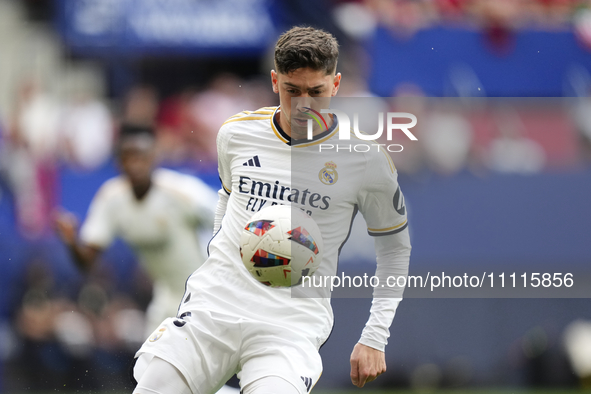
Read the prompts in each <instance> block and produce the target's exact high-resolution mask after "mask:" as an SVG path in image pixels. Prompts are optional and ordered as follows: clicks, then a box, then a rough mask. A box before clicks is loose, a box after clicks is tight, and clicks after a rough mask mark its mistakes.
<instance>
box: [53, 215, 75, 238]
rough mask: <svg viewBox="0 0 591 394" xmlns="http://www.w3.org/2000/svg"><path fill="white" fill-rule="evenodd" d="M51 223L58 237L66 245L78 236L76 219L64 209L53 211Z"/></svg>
mask: <svg viewBox="0 0 591 394" xmlns="http://www.w3.org/2000/svg"><path fill="white" fill-rule="evenodd" d="M53 224H54V227H55V230H56V231H57V234H58V235H59V237H60V238H61V239H62V241H64V243H65V244H66V245H74V244H75V243H76V239H77V237H78V219H76V216H75V215H74V214H73V213H72V212H69V211H66V210H63V209H61V210H58V211H55V212H54V213H53Z"/></svg>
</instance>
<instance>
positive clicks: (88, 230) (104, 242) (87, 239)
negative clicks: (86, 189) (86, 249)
mask: <svg viewBox="0 0 591 394" xmlns="http://www.w3.org/2000/svg"><path fill="white" fill-rule="evenodd" d="M108 188H109V185H108V184H106V185H103V186H102V187H101V188H100V189H99V191H98V192H97V193H96V195H95V196H94V198H93V199H92V202H91V203H90V207H89V208H88V214H87V216H86V220H85V221H84V223H83V224H82V228H81V229H80V241H82V243H84V244H86V245H89V246H93V247H98V248H100V249H105V248H107V247H108V246H109V245H110V244H111V243H112V242H113V239H114V238H115V235H116V225H115V215H114V212H113V209H112V208H111V206H112V200H111V198H110V196H109V195H110V193H109V190H108Z"/></svg>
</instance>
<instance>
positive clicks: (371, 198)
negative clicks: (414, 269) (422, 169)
mask: <svg viewBox="0 0 591 394" xmlns="http://www.w3.org/2000/svg"><path fill="white" fill-rule="evenodd" d="M359 209H360V211H361V212H362V214H363V216H364V218H365V220H366V222H367V225H368V232H369V234H370V235H371V236H372V237H374V243H375V249H376V257H377V259H376V260H377V268H376V276H377V277H378V278H379V280H380V283H382V284H386V283H387V280H388V278H389V277H396V278H397V277H399V276H404V277H406V276H407V274H408V266H409V260H410V250H411V245H410V238H409V234H408V229H407V219H406V207H405V204H404V197H403V195H402V192H401V191H400V188H399V186H398V182H397V174H396V171H395V170H394V167H393V164H392V163H391V161H390V159H389V158H388V157H386V156H385V155H382V156H381V157H380V156H379V157H377V158H373V161H372V162H371V163H369V165H368V172H367V174H366V177H365V183H364V185H363V186H362V188H361V190H360V198H359ZM403 290H404V289H403V288H400V287H395V286H392V287H391V286H387V285H386V286H384V287H382V286H377V287H375V288H374V294H373V301H372V307H371V310H370V317H369V320H368V321H367V323H366V325H365V328H364V330H363V333H362V335H361V338H360V340H359V342H358V343H357V345H356V346H355V348H354V350H353V352H352V354H351V380H352V382H353V384H355V385H356V386H358V387H363V386H364V385H365V383H367V382H370V381H372V380H374V379H375V378H376V377H377V376H379V375H380V374H382V373H384V372H385V370H386V362H385V354H384V351H385V347H386V344H387V341H388V337H389V336H390V331H389V328H390V325H391V324H392V321H393V319H394V315H395V313H396V309H397V307H398V304H399V302H400V301H401V300H402V293H403Z"/></svg>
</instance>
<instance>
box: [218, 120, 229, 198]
mask: <svg viewBox="0 0 591 394" xmlns="http://www.w3.org/2000/svg"><path fill="white" fill-rule="evenodd" d="M230 127H231V126H230V125H223V126H222V127H221V128H220V131H219V132H218V136H217V140H216V143H217V152H218V174H219V177H220V182H221V188H222V190H223V191H224V192H225V193H226V194H227V195H230V193H232V173H231V166H230V165H231V162H230V155H229V143H230V137H231V134H230Z"/></svg>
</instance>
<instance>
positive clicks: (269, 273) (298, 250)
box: [240, 205, 324, 287]
mask: <svg viewBox="0 0 591 394" xmlns="http://www.w3.org/2000/svg"><path fill="white" fill-rule="evenodd" d="M323 249H324V245H323V243H322V236H321V234H320V229H319V228H318V225H317V224H316V222H315V221H314V220H313V219H312V218H311V217H310V216H308V215H307V214H306V213H304V212H303V211H302V210H301V209H298V208H295V207H291V206H288V205H273V206H270V207H267V208H264V209H262V210H260V211H258V212H257V213H255V214H254V215H253V216H252V217H251V218H250V220H249V221H248V223H247V224H246V226H245V227H244V230H243V231H242V236H241V237H240V256H241V257H242V262H243V263H244V266H245V267H246V269H247V270H248V272H250V274H251V275H252V276H253V277H254V278H255V279H256V280H258V281H259V282H261V283H263V284H265V285H267V286H271V287H290V286H296V285H299V284H300V283H301V282H302V278H303V277H304V276H310V275H312V274H313V273H314V272H315V271H316V269H318V266H319V265H320V262H321V261H322V250H323Z"/></svg>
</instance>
